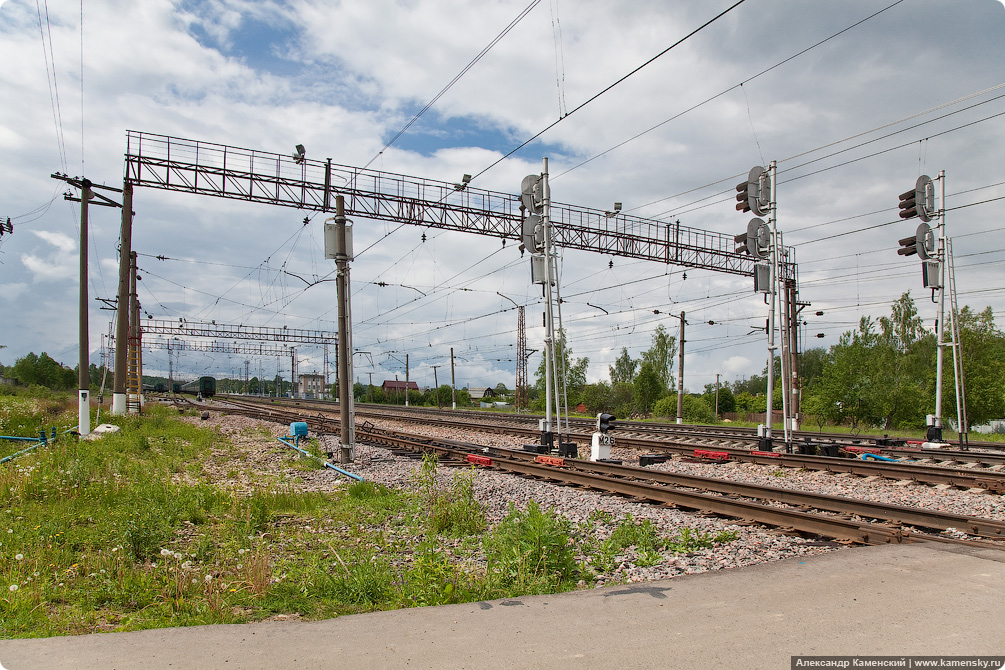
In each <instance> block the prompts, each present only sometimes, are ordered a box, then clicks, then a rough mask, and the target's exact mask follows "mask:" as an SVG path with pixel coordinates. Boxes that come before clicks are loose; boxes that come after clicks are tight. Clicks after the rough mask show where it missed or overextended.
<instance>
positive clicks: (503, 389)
mask: <svg viewBox="0 0 1005 670" xmlns="http://www.w3.org/2000/svg"><path fill="white" fill-rule="evenodd" d="M495 392H496V393H498V394H499V395H507V394H508V393H509V391H508V390H507V389H506V385H505V384H503V383H502V382H499V383H498V384H496V387H495Z"/></svg>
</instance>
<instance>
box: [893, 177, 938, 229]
mask: <svg viewBox="0 0 1005 670" xmlns="http://www.w3.org/2000/svg"><path fill="white" fill-rule="evenodd" d="M916 216H917V217H918V218H920V219H921V220H922V221H924V222H926V223H927V222H928V221H931V220H932V218H933V217H934V216H935V184H934V183H932V178H931V177H929V176H928V175H926V174H923V175H921V176H920V177H918V181H917V182H916V183H915V185H914V188H913V189H912V190H910V191H905V192H904V193H901V194H900V218H902V219H913V218H914V217H916Z"/></svg>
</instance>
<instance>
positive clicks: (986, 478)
mask: <svg viewBox="0 0 1005 670" xmlns="http://www.w3.org/2000/svg"><path fill="white" fill-rule="evenodd" d="M305 406H307V405H306V404H305ZM326 409H327V408H326ZM357 414H358V415H359V416H368V415H371V414H372V412H371V411H370V410H369V408H366V409H363V410H360V411H358V412H357ZM378 415H380V416H385V417H386V416H389V414H387V413H384V412H380V413H378ZM395 418H396V419H397V420H401V421H406V422H407V421H411V422H415V423H423V424H425V425H439V426H444V427H452V428H461V429H469V430H480V431H484V432H496V433H506V434H510V435H518V436H523V437H529V438H532V439H536V438H538V437H540V431H539V430H538V429H537V428H531V427H522V426H520V425H514V424H513V423H509V422H508V418H507V420H500V421H499V422H494V423H492V424H490V425H485V423H484V419H481V418H480V417H471V418H470V419H468V417H465V419H468V420H461V419H460V418H455V419H450V418H443V417H441V418H431V417H429V416H421V417H420V416H409V415H408V414H405V413H402V415H401V416H396V417H395ZM472 419H475V420H478V421H482V422H483V423H481V424H478V423H476V422H475V421H473V420H472ZM569 437H570V438H571V439H574V440H580V441H583V442H589V441H590V439H591V437H592V435H591V434H589V433H577V432H572V433H570V435H569ZM617 444H618V445H619V446H621V447H626V448H632V449H639V450H648V451H659V452H669V453H674V454H679V455H681V456H694V451H695V449H696V448H699V449H703V448H705V447H710V448H714V450H715V451H719V452H723V453H725V454H727V455H728V457H729V459H730V460H735V461H740V462H745V463H756V464H759V465H773V466H775V467H788V468H803V469H809V470H819V471H825V472H846V473H849V474H854V475H859V476H862V477H882V478H885V479H897V480H910V481H915V482H918V483H925V484H944V485H948V486H956V487H960V488H979V489H984V490H988V491H994V492H1000V493H1005V472H1003V471H995V470H981V471H974V470H963V469H959V468H951V467H945V466H936V465H924V464H920V463H904V462H886V461H868V460H860V459H853V458H835V457H830V456H810V455H805V454H783V453H777V452H776V453H772V454H770V455H767V454H765V453H764V452H756V451H752V450H750V449H746V448H742V447H729V446H721V445H715V446H714V447H712V445H710V444H708V443H705V444H703V445H696V444H694V443H689V442H682V441H679V440H676V441H670V440H660V439H649V438H638V437H625V436H621V435H618V437H617Z"/></svg>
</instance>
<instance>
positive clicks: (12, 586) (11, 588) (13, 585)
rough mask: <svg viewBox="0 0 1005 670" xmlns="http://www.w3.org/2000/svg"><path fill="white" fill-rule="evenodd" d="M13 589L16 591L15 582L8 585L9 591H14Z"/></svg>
mask: <svg viewBox="0 0 1005 670" xmlns="http://www.w3.org/2000/svg"><path fill="white" fill-rule="evenodd" d="M15 591H17V584H11V585H10V592H11V593H14V592H15Z"/></svg>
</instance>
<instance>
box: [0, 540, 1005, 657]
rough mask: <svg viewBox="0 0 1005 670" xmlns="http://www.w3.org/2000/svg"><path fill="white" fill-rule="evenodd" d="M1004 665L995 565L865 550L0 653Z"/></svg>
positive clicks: (954, 553)
mask: <svg viewBox="0 0 1005 670" xmlns="http://www.w3.org/2000/svg"><path fill="white" fill-rule="evenodd" d="M995 654H998V655H1002V654H1005V552H998V551H993V550H977V551H974V550H958V549H946V548H944V547H940V546H926V545H895V546H883V547H862V548H856V549H849V550H845V551H840V552H832V553H829V554H823V555H819V556H814V557H809V558H805V559H802V560H800V559H790V560H787V561H781V562H775V563H771V564H767V565H760V566H755V567H751V568H743V569H738V570H731V571H720V572H714V573H706V574H700V575H690V576H685V577H678V578H676V579H673V580H665V581H659V582H648V583H645V584H641V585H634V586H613V587H608V588H603V589H594V590H589V591H579V592H575V593H565V594H560V595H550V596H532V597H527V598H520V599H519V600H503V601H492V602H484V603H470V604H466V605H447V606H443V607H425V608H419V609H409V610H396V611H393V612H376V613H373V614H360V615H354V616H346V617H340V618H337V619H331V620H327V621H318V622H313V623H305V622H269V623H256V624H247V625H229V626H226V625H221V626H198V627H192V628H170V629H161V630H148V631H140V632H135V633H108V634H100V635H87V636H79V637H58V638H46V639H40V640H4V641H0V663H2V664H3V666H4V667H5V668H7V670H32V669H39V670H42V669H44V670H62V669H70V668H72V669H73V670H86V669H88V668H100V669H102V670H112V669H114V670H130V669H133V668H159V669H162V668H183V669H185V670H203V669H208V668H214V669H218V668H228V669H230V668H241V669H244V668H248V669H257V668H262V669H268V670H276V669H278V668H312V669H313V668H506V669H507V670H509V669H515V668H618V669H620V668H743V669H744V670H746V669H747V668H773V669H777V668H789V667H790V657H791V656H793V655H910V656H919V655H995Z"/></svg>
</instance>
